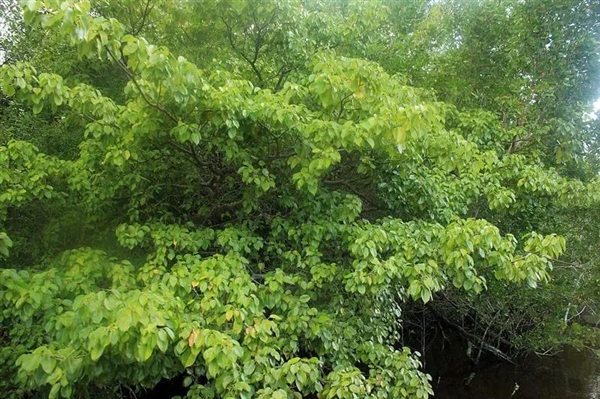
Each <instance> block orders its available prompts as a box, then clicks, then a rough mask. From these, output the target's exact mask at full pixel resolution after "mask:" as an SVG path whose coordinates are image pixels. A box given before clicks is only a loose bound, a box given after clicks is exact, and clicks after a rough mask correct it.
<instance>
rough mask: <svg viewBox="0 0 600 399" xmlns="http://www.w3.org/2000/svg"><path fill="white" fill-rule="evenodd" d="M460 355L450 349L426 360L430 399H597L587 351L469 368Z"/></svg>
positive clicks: (598, 368) (596, 363) (599, 376)
mask: <svg viewBox="0 0 600 399" xmlns="http://www.w3.org/2000/svg"><path fill="white" fill-rule="evenodd" d="M453 346H454V345H453ZM462 349H465V348H463V347H461V345H456V348H453V349H451V350H448V348H446V349H445V350H444V351H443V352H442V353H439V354H438V355H437V356H435V357H437V359H434V356H432V355H428V356H427V359H426V361H428V362H429V363H428V364H427V363H426V368H427V369H429V372H430V374H432V376H433V381H432V383H433V387H434V391H435V392H436V395H435V397H434V398H436V399H471V398H472V399H593V398H598V399H600V360H599V359H598V358H597V357H596V356H594V355H593V354H592V353H591V352H590V351H581V352H579V351H577V350H575V349H573V348H569V347H566V348H564V350H562V351H561V352H560V353H558V354H556V355H555V356H552V357H550V356H543V357H539V356H537V355H533V354H532V355H528V356H525V357H523V358H522V359H519V360H518V361H517V362H515V364H511V363H506V362H502V363H500V362H498V361H493V360H490V359H486V360H483V361H481V362H480V363H479V364H478V365H475V364H474V363H473V362H472V361H471V360H470V359H469V358H468V357H467V356H466V355H465V353H466V351H465V352H462V354H461V353H460V352H461V350H462ZM465 359H466V360H465ZM442 362H445V364H444V363H442Z"/></svg>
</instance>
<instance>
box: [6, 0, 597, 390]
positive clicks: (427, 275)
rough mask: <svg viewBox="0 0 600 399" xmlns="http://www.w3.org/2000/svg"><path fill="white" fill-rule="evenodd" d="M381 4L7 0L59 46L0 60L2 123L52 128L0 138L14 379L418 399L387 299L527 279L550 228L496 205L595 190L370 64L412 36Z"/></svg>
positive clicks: (419, 376) (551, 249) (545, 261)
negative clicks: (20, 120) (538, 228)
mask: <svg viewBox="0 0 600 399" xmlns="http://www.w3.org/2000/svg"><path fill="white" fill-rule="evenodd" d="M382 4H385V2H383V3H382ZM411 4H412V3H411ZM413 5H414V6H413V7H412V8H411V9H412V10H413V13H414V14H413V15H414V16H415V21H418V20H419V19H421V18H431V17H432V15H433V16H435V14H432V12H433V11H432V10H435V6H434V5H430V6H429V8H427V7H425V8H422V7H419V6H418V4H417V3H414V4H413ZM379 6H380V5H379V4H375V3H372V4H370V3H369V4H366V5H365V4H363V3H362V2H345V1H339V2H338V1H323V2H310V3H309V4H304V3H303V2H301V1H293V0H290V1H285V2H280V1H251V0H249V1H243V2H234V3H228V2H224V1H206V2H202V3H196V2H189V3H188V2H183V1H181V2H174V1H173V2H172V1H164V2H156V3H154V2H151V1H149V2H144V3H143V4H140V3H138V2H134V1H126V2H98V3H90V2H88V1H58V0H56V1H55V0H46V1H26V2H23V9H24V14H23V18H24V21H25V22H26V23H27V24H30V25H31V26H33V27H35V29H39V31H42V32H43V31H45V30H48V31H50V32H52V35H53V36H52V39H50V43H51V44H52V45H53V46H57V47H56V48H59V49H60V51H57V52H55V54H53V55H52V54H50V55H49V56H48V57H50V59H51V60H52V62H45V63H44V62H40V61H39V59H38V58H37V57H38V56H40V58H41V59H44V58H43V57H41V55H43V54H45V51H47V50H45V49H43V48H42V49H38V50H36V51H35V52H34V53H35V54H36V55H35V56H27V57H16V58H22V59H18V60H12V59H10V58H9V60H11V63H9V64H6V65H3V66H2V69H1V70H0V83H1V90H2V92H3V93H4V95H5V96H6V101H8V103H9V105H8V108H5V109H3V112H7V114H10V115H16V114H19V115H21V114H24V112H23V111H24V110H27V111H29V110H31V111H32V113H33V114H34V115H37V116H35V117H33V118H34V119H29V120H32V123H31V124H28V125H26V126H29V125H31V126H36V127H37V126H44V127H47V126H55V129H56V130H54V131H50V133H48V140H47V141H46V142H44V141H41V142H39V141H36V140H38V138H37V137H36V136H35V135H31V134H30V133H31V131H30V130H28V129H27V128H23V129H14V131H12V130H11V131H9V132H5V133H3V134H2V135H1V136H0V137H2V138H3V140H4V141H5V145H3V146H2V147H0V164H1V165H2V169H0V220H3V221H5V223H4V226H5V227H3V232H2V233H0V256H2V257H3V258H4V262H5V266H6V267H5V268H3V269H2V270H1V271H0V273H1V276H2V278H1V280H0V298H2V305H1V306H2V307H1V308H0V309H1V313H0V320H1V321H2V329H1V330H0V331H1V332H2V335H1V338H0V339H2V343H3V345H2V346H3V349H2V351H1V352H0V362H1V363H0V364H2V368H1V372H2V375H3V377H4V378H2V380H4V381H15V382H16V383H15V384H13V383H11V382H7V383H5V384H6V385H5V388H6V389H7V390H9V392H12V393H13V395H15V396H18V395H22V394H23V392H25V391H34V392H38V393H44V394H48V395H49V396H50V397H58V396H64V397H70V396H85V395H88V394H90V393H98V392H100V393H102V394H104V395H109V394H110V395H114V394H116V393H118V392H120V389H121V388H123V387H132V388H134V389H140V388H141V387H152V386H154V385H155V384H156V383H157V382H158V381H159V380H160V379H162V378H173V377H175V376H178V375H185V376H186V379H185V383H186V385H187V386H189V387H190V390H189V393H188V396H189V397H236V398H237V397H259V398H260V397H264V398H267V397H268V398H271V397H273V398H286V397H303V396H310V395H313V396H314V395H318V397H322V398H346V397H381V398H387V397H423V398H425V397H428V396H429V395H430V394H431V393H432V390H431V386H430V384H429V382H428V376H427V375H426V374H424V373H423V372H422V371H421V370H420V362H419V355H418V353H415V352H411V351H410V350H409V349H408V348H402V347H401V345H400V344H399V340H398V331H399V325H400V323H401V318H402V315H401V308H402V305H403V304H405V303H408V302H411V301H422V302H425V303H428V302H430V301H431V300H432V298H433V297H434V296H435V295H436V294H437V293H440V292H442V291H444V290H446V291H448V290H451V288H450V287H454V288H453V289H454V290H458V292H460V294H458V295H462V296H463V297H465V298H470V297H471V296H472V295H477V294H480V293H482V292H483V291H485V290H486V288H487V287H488V286H494V285H500V286H501V287H506V286H509V285H507V284H508V283H511V284H521V283H527V284H528V285H529V286H531V287H535V286H537V284H538V283H544V282H547V281H548V279H549V276H550V275H549V272H550V270H551V268H552V261H553V260H554V259H557V258H558V257H559V256H560V255H561V254H562V253H563V252H564V251H565V240H564V238H562V237H560V236H557V235H555V234H552V233H550V232H548V234H546V235H542V234H538V233H536V232H535V231H529V230H527V229H526V228H524V227H523V225H522V224H518V223H515V224H513V225H511V220H512V221H514V220H518V215H519V213H521V212H525V211H527V210H528V209H529V208H528V206H529V205H528V204H529V202H530V201H531V199H532V198H534V199H538V198H541V199H542V200H541V202H540V203H541V204H545V205H544V206H546V208H545V209H550V208H551V207H565V208H568V209H571V208H572V207H577V208H582V209H587V208H589V207H594V206H596V204H597V202H598V200H599V199H600V183H599V182H598V180H597V179H595V178H594V179H590V178H587V179H581V180H580V179H578V178H581V176H580V175H575V176H568V175H566V174H564V173H561V172H562V170H556V169H552V168H548V167H547V166H545V164H544V163H543V162H541V161H540V159H539V157H536V156H533V155H531V154H523V153H521V152H519V151H511V150H510V148H511V147H510V145H511V144H510V143H514V140H513V136H514V129H515V127H514V126H513V125H512V124H510V123H509V124H508V125H507V124H503V123H502V120H500V119H499V118H498V115H497V113H495V112H496V111H497V109H495V108H493V107H492V106H491V105H489V104H487V103H484V105H485V106H489V108H490V109H489V110H487V111H482V110H472V109H466V108H465V105H464V104H462V103H458V102H457V101H455V100H456V99H455V98H453V97H452V96H451V95H447V96H446V99H447V102H441V101H439V98H438V97H436V95H435V94H434V93H433V92H432V91H431V90H429V89H427V88H421V87H415V86H411V85H409V84H408V79H407V78H405V77H403V76H400V75H396V74H393V73H390V72H396V71H393V68H392V66H393V64H390V65H386V69H387V72H386V70H385V69H384V68H382V67H381V66H380V65H378V64H376V63H374V62H373V61H369V60H367V59H368V58H373V54H375V52H376V50H378V49H382V48H384V49H385V48H389V47H386V46H389V45H390V42H389V39H387V41H386V39H385V38H386V35H387V36H388V38H389V33H390V32H393V33H394V35H396V36H398V37H401V36H402V35H407V34H406V33H403V32H398V31H393V25H392V24H390V23H389V21H394V14H393V11H394V7H393V4H392V5H390V7H379ZM197 7H198V8H199V7H201V8H202V11H203V14H202V15H203V16H204V17H205V18H204V19H200V18H196V17H192V16H194V15H198V14H197V10H198V8H197ZM432 7H433V8H432ZM195 12H196V13H195ZM364 15H368V16H370V18H366V17H364ZM113 17H118V18H120V19H121V20H122V21H123V23H121V22H119V20H118V19H115V18H113ZM349 17H350V18H351V20H354V21H356V24H358V25H359V26H361V27H362V28H363V29H361V30H360V31H359V32H357V31H356V30H353V29H350V28H349V27H348V26H347V25H344V24H343V22H342V21H344V20H345V19H346V18H349ZM352 18H353V19H352ZM415 25H419V24H418V23H416V22H415ZM174 26H176V27H179V28H180V29H174V28H173V27H174ZM419 26H422V25H419ZM180 31H181V32H180ZM36 32H38V31H36ZM174 32H177V33H174ZM141 33H147V35H148V36H149V37H151V38H152V39H153V40H155V41H156V42H157V43H159V44H168V45H169V46H170V47H172V48H173V49H174V50H173V52H171V51H170V50H169V49H168V48H167V47H165V46H163V45H155V44H151V43H150V42H149V41H148V40H146V39H144V38H142V37H141V36H139V35H140V34H141ZM23 37H25V38H26V36H23ZM200 39H201V40H200ZM407 42H410V41H405V42H404V43H407ZM190 43H197V46H191V45H190ZM357 43H359V45H357ZM391 44H392V45H394V44H395V43H391ZM390 51H391V50H390ZM180 53H182V54H184V55H185V57H184V56H181V55H179V54H180ZM446 55H447V57H448V60H449V61H448V62H451V61H452V60H453V57H454V54H453V53H452V52H447V53H443V54H442V56H441V57H440V58H444V57H445V56H446ZM76 57H80V58H79V59H77V58H76ZM357 57H362V58H367V59H361V58H357ZM428 57H429V56H428V55H426V54H424V53H421V55H420V57H416V58H415V60H417V59H418V60H420V61H419V62H423V63H428V62H429V61H427V60H428V59H429V58H428ZM188 59H189V60H193V62H192V61H189V60H188ZM27 60H28V61H27ZM49 67H57V68H58V69H62V70H63V71H65V73H67V74H68V75H65V76H61V75H60V74H54V73H52V72H51V71H50V70H47V69H46V68H49ZM75 71H78V72H79V73H75ZM432 75H433V76H435V74H432ZM411 79H413V80H415V81H418V80H417V77H416V76H415V77H412V78H411ZM436 79H437V78H436ZM421 82H426V81H425V80H421ZM423 85H424V86H427V84H425V83H423ZM486 90H487V89H486ZM490 90H491V89H490ZM452 101H454V102H456V104H452ZM28 118H31V117H28ZM36 118H37V119H36ZM9 124H10V123H9ZM61 136H64V137H61ZM66 138H68V141H69V142H72V141H73V140H74V141H75V142H76V143H77V144H78V150H77V151H74V152H73V153H71V152H70V148H71V147H70V146H66V148H62V147H59V148H54V150H53V151H48V149H49V148H51V144H52V140H66ZM511 140H512V141H511ZM507 141H508V142H509V144H508V145H507V144H506V142H507ZM44 147H46V148H44ZM507 148H508V149H509V150H507ZM548 197H550V199H548ZM31 215H45V216H44V217H43V218H42V219H41V220H40V219H37V218H33V217H31ZM47 215H50V217H48V216H47ZM481 215H484V216H485V219H483V218H482V217H481ZM501 218H507V219H506V222H502V221H500V220H499V219H501ZM32 221H35V223H32ZM493 222H497V223H493ZM495 224H498V225H499V226H500V227H501V228H499V227H498V226H496V225H495ZM40 232H43V234H41V237H40ZM513 233H517V234H516V235H515V234H513ZM57 237H63V238H62V239H57ZM517 237H518V238H517ZM40 242H42V243H43V245H41V244H39V243H40ZM38 245H39V246H38ZM30 246H31V247H33V248H39V250H38V251H36V252H35V253H32V254H31V253H30V254H26V252H27V251H26V250H27V248H28V247H30ZM14 253H17V254H19V253H22V254H23V255H22V256H16V257H15V256H14ZM9 255H10V256H9ZM25 261H27V262H31V263H29V264H27V263H24V262H25ZM497 281H499V282H501V283H497ZM438 295H439V294H438ZM434 302H435V301H434Z"/></svg>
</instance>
